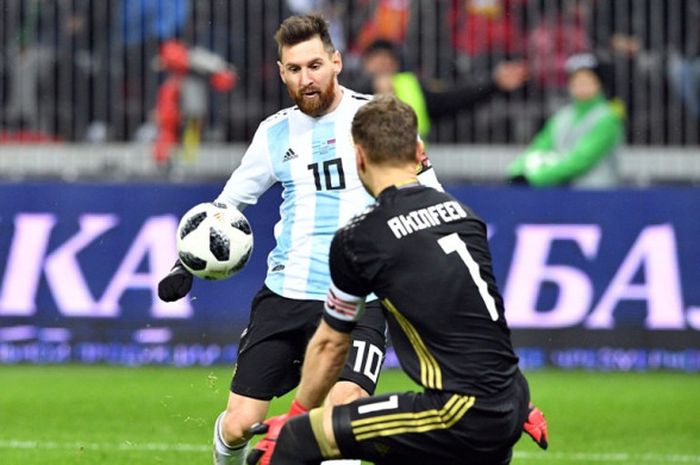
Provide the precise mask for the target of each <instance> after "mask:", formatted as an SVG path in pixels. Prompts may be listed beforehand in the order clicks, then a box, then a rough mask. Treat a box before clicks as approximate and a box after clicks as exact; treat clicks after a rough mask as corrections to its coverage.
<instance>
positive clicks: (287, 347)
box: [158, 15, 439, 465]
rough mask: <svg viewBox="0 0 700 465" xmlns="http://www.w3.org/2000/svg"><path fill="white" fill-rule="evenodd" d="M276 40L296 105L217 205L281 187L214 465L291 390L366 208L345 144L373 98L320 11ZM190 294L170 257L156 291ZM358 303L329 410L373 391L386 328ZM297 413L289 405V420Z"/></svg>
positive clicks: (426, 175)
mask: <svg viewBox="0 0 700 465" xmlns="http://www.w3.org/2000/svg"><path fill="white" fill-rule="evenodd" d="M275 39H276V41H277V44H278V52H279V61H278V66H279V74H280V77H281V79H282V81H283V82H284V84H285V85H286V86H287V90H288V91H289V95H290V97H291V98H292V99H293V100H294V102H295V103H296V106H294V107H291V108H287V109H284V110H281V111H279V112H278V113H277V114H274V115H272V116H270V117H269V118H267V119H266V120H264V121H263V122H262V123H261V124H260V126H259V128H258V130H257V131H256V133H255V136H254V137H253V141H252V143H251V145H250V146H249V147H248V150H247V151H246V153H245V155H244V157H243V159H242V161H241V165H240V166H239V167H238V168H237V169H236V170H235V171H234V172H233V173H232V174H231V177H230V178H229V180H228V182H227V183H226V185H225V187H224V189H223V191H222V192H221V194H220V195H219V196H218V198H217V199H216V202H221V203H224V204H227V205H229V206H230V207H231V208H244V207H245V206H246V205H252V204H255V203H256V202H257V200H258V198H259V196H260V195H262V194H263V193H264V192H265V191H266V190H267V189H268V188H269V187H270V186H272V185H273V184H274V183H276V182H280V183H281V184H282V186H283V188H284V192H283V194H282V197H283V201H282V204H281V206H280V217H281V220H280V222H279V223H278V224H277V226H276V228H275V235H276V238H277V245H276V247H275V249H273V250H272V252H271V253H270V255H269V257H268V274H267V277H266V279H265V284H264V286H263V288H262V289H261V290H260V291H259V293H258V294H257V296H256V297H255V298H254V300H253V302H252V310H251V316H250V321H249V324H248V327H247V329H246V331H245V332H244V333H243V335H242V337H241V341H240V344H239V352H238V359H237V362H236V370H235V372H234V375H233V379H232V381H231V392H230V395H229V399H228V405H227V408H226V411H225V412H222V413H221V415H219V417H218V418H217V420H216V424H215V429H214V462H215V464H217V465H222V464H227V465H231V464H237V465H241V464H242V463H243V460H244V458H245V455H246V451H247V445H248V439H249V436H248V435H247V434H246V433H247V431H248V429H249V428H250V426H251V425H252V424H253V423H256V422H259V421H262V420H263V419H264V418H265V416H266V414H267V410H268V406H269V402H270V400H271V399H272V398H274V397H278V396H281V395H283V394H285V393H286V392H288V391H290V390H291V389H293V388H294V387H295V386H296V385H297V383H298V381H299V376H300V373H299V363H300V362H301V360H302V359H303V356H304V348H305V347H306V343H307V341H308V339H309V337H310V336H311V334H312V333H313V331H314V330H315V328H316V327H317V325H318V322H319V320H320V318H321V315H322V313H323V302H324V300H325V298H326V292H327V289H328V285H329V282H330V277H329V275H328V250H329V246H330V241H331V239H332V237H333V233H334V232H335V231H336V230H337V228H338V227H339V226H341V225H342V224H344V223H345V221H347V220H348V219H349V218H350V217H351V216H352V215H353V214H355V213H357V212H359V211H360V210H361V209H362V208H364V207H366V206H367V205H369V204H370V203H371V202H372V201H373V199H372V198H371V197H370V196H369V195H368V194H367V193H366V192H365V191H364V189H363V187H362V184H361V182H360V180H359V178H358V177H357V171H356V169H355V154H354V151H353V149H352V144H351V141H350V138H349V133H350V123H351V121H352V117H353V115H354V114H355V112H356V111H357V110H358V109H359V108H360V107H362V106H363V105H364V104H366V103H367V102H368V101H369V99H370V97H369V96H366V95H362V94H358V93H356V92H353V91H351V90H350V89H347V88H344V87H341V86H340V85H339V84H338V74H339V73H340V71H341V70H342V59H341V55H340V52H338V51H337V50H336V49H335V47H334V46H333V43H332V41H331V39H330V34H329V30H328V25H327V24H326V22H325V20H324V19H323V18H322V17H321V16H318V15H307V16H292V17H290V18H287V19H286V20H285V21H284V22H282V24H281V25H280V27H279V29H278V31H277V33H276V34H275ZM422 161H423V162H422V163H421V165H420V167H421V170H419V171H420V177H421V180H422V181H424V182H426V183H430V184H432V185H434V186H439V184H438V182H437V179H436V178H435V175H434V171H433V170H432V169H430V168H429V164H428V163H426V162H425V160H422ZM414 171H417V170H416V166H414ZM191 286H192V275H191V274H190V273H189V272H187V270H185V269H184V267H183V266H182V264H181V263H180V262H179V261H178V262H177V263H176V264H175V266H174V268H173V269H172V271H171V273H170V274H169V275H168V276H166V277H165V278H163V279H162V280H161V282H160V283H159V288H158V293H159V296H160V298H161V299H163V300H165V301H174V300H177V299H180V298H182V297H184V296H185V295H186V294H187V293H188V292H189V290H190V288H191ZM367 306H368V308H374V310H375V311H373V312H368V313H367V317H366V318H363V319H362V320H361V321H360V324H359V325H358V326H357V327H356V330H355V332H354V333H353V337H355V339H356V340H357V341H358V345H357V351H355V352H354V353H353V355H352V356H351V357H349V359H348V361H347V363H346V369H345V371H344V372H343V374H342V376H341V380H342V381H340V382H339V383H338V385H337V386H336V388H334V390H333V391H332V392H331V394H330V396H331V397H330V400H331V402H333V403H342V402H347V401H349V400H353V399H356V398H358V397H361V396H367V395H369V394H372V393H373V391H374V388H375V383H376V380H377V379H376V377H377V376H378V374H379V369H380V368H381V364H382V361H383V357H384V345H385V339H384V337H385V336H384V329H385V321H384V319H383V318H382V315H381V312H380V311H379V310H378V308H379V306H380V304H379V302H378V301H377V300H372V301H370V302H368V304H367ZM305 410H306V409H305V408H304V406H303V405H301V404H299V403H295V404H294V406H293V409H292V412H291V413H300V412H302V411H305Z"/></svg>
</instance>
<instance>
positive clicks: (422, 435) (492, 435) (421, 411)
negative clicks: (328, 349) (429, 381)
mask: <svg viewBox="0 0 700 465" xmlns="http://www.w3.org/2000/svg"><path fill="white" fill-rule="evenodd" d="M529 399H530V394H529V390H528V387H527V381H525V378H524V377H523V376H522V375H521V374H520V373H519V372H518V375H517V379H516V380H515V382H514V383H513V385H512V386H511V388H509V390H508V392H507V393H504V394H503V395H500V396H499V397H498V398H497V399H488V400H486V401H484V400H483V399H476V398H475V397H473V396H469V395H464V394H455V393H449V392H444V391H425V392H422V393H414V392H407V393H400V394H385V395H381V396H376V397H370V398H365V399H360V400H357V401H354V402H352V403H350V404H347V405H341V406H337V407H334V409H333V430H334V433H335V438H336V441H337V443H338V448H339V449H340V452H341V454H342V457H343V458H349V459H363V460H368V461H371V462H374V463H375V464H377V465H394V464H395V465H399V464H400V465H425V464H430V463H436V464H441V465H442V464H446V465H458V464H459V465H462V464H470V465H507V464H508V463H510V459H511V457H512V448H513V445H514V444H515V443H516V442H517V440H518V438H519V437H520V435H521V432H522V425H523V423H524V422H525V419H526V417H527V405H528V402H529Z"/></svg>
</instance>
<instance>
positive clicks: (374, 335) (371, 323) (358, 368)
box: [323, 300, 386, 465]
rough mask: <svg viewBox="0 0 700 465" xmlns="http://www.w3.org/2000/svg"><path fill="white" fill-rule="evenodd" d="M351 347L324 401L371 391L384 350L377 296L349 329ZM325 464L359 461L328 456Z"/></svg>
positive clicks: (340, 400)
mask: <svg viewBox="0 0 700 465" xmlns="http://www.w3.org/2000/svg"><path fill="white" fill-rule="evenodd" d="M352 339H353V342H352V349H351V351H350V354H349V355H348V360H347V362H346V363H345V368H344V369H343V372H342V373H341V375H340V378H339V380H338V382H337V383H335V385H334V386H333V388H332V389H331V391H330V392H329V393H328V397H327V399H326V403H329V404H330V405H343V404H348V403H350V402H352V401H354V400H357V399H361V398H364V397H369V396H371V395H372V394H374V390H375V388H376V386H377V378H378V377H379V372H380V371H381V368H382V365H383V363H384V354H385V352H386V323H385V320H384V315H383V312H382V309H381V304H380V303H379V301H378V300H373V301H371V302H369V303H368V304H367V308H366V309H365V313H364V315H362V318H361V319H360V321H359V322H358V324H357V326H356V328H355V330H354V331H353V333H352ZM323 464H324V465H359V464H360V461H359V460H327V461H325V462H323Z"/></svg>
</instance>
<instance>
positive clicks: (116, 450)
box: [0, 366, 700, 465]
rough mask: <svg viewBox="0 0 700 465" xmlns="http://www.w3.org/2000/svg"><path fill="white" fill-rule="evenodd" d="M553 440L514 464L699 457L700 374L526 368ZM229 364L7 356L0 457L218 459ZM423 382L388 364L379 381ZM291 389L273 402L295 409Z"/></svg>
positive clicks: (0, 377) (30, 463) (28, 460)
mask: <svg viewBox="0 0 700 465" xmlns="http://www.w3.org/2000/svg"><path fill="white" fill-rule="evenodd" d="M526 375H527V377H528V379H529V380H530V385H531V390H532V392H533V399H534V400H535V401H536V402H537V403H538V405H540V406H541V407H542V409H543V410H544V411H545V413H546V414H547V417H548V421H549V427H550V441H551V447H550V449H549V450H548V451H547V452H542V451H540V450H539V449H537V447H536V446H535V445H534V443H532V441H531V440H530V439H529V438H527V437H524V438H523V439H521V441H520V442H519V443H518V445H517V447H516V450H515V457H514V460H513V463H515V464H525V465H528V464H582V465H583V464H594V465H608V464H610V465H628V464H629V465H631V464H641V465H665V464H700V375H698V374H683V373H589V372H561V371H539V372H529V373H526ZM229 376H230V369H227V368H221V367H216V368H193V369H174V368H151V367H148V368H120V367H106V366H91V367H88V366H0V464H2V465H35V464H36V465H39V464H52V465H63V464H90V465H93V464H94V465H108V464H114V465H128V464H168V465H173V464H183V465H185V464H186V465H192V464H209V463H211V461H210V460H211V459H210V452H209V450H210V442H211V434H212V433H211V431H212V422H213V420H214V418H215V417H216V415H217V414H218V413H219V412H220V411H221V410H222V409H223V407H224V405H225V402H226V397H227V393H228V382H229ZM413 387H414V385H413V383H411V382H410V381H409V380H408V379H407V378H406V377H405V376H404V375H403V374H402V373H401V372H399V371H386V372H384V373H383V374H382V376H381V384H380V391H382V392H387V391H401V390H409V389H412V388H413ZM288 402H289V400H288V399H280V400H278V401H276V402H275V403H274V404H273V410H274V411H275V412H281V411H283V410H285V409H286V407H287V405H288Z"/></svg>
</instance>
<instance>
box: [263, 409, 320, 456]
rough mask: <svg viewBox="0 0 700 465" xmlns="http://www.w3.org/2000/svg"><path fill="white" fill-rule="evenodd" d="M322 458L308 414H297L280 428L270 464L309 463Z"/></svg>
mask: <svg viewBox="0 0 700 465" xmlns="http://www.w3.org/2000/svg"><path fill="white" fill-rule="evenodd" d="M323 458H324V457H323V455H322V454H321V449H320V448H319V446H318V443H317V442H316V437H315V436H314V432H313V430H312V429H311V420H310V419H309V415H299V416H296V417H294V418H291V419H290V420H289V421H288V422H287V423H286V424H285V425H284V427H283V428H282V431H281V432H280V435H279V438H278V439H277V446H276V447H275V453H274V454H272V461H271V462H270V465H307V464H308V465H311V464H318V463H319V462H320V461H321V460H323Z"/></svg>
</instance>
